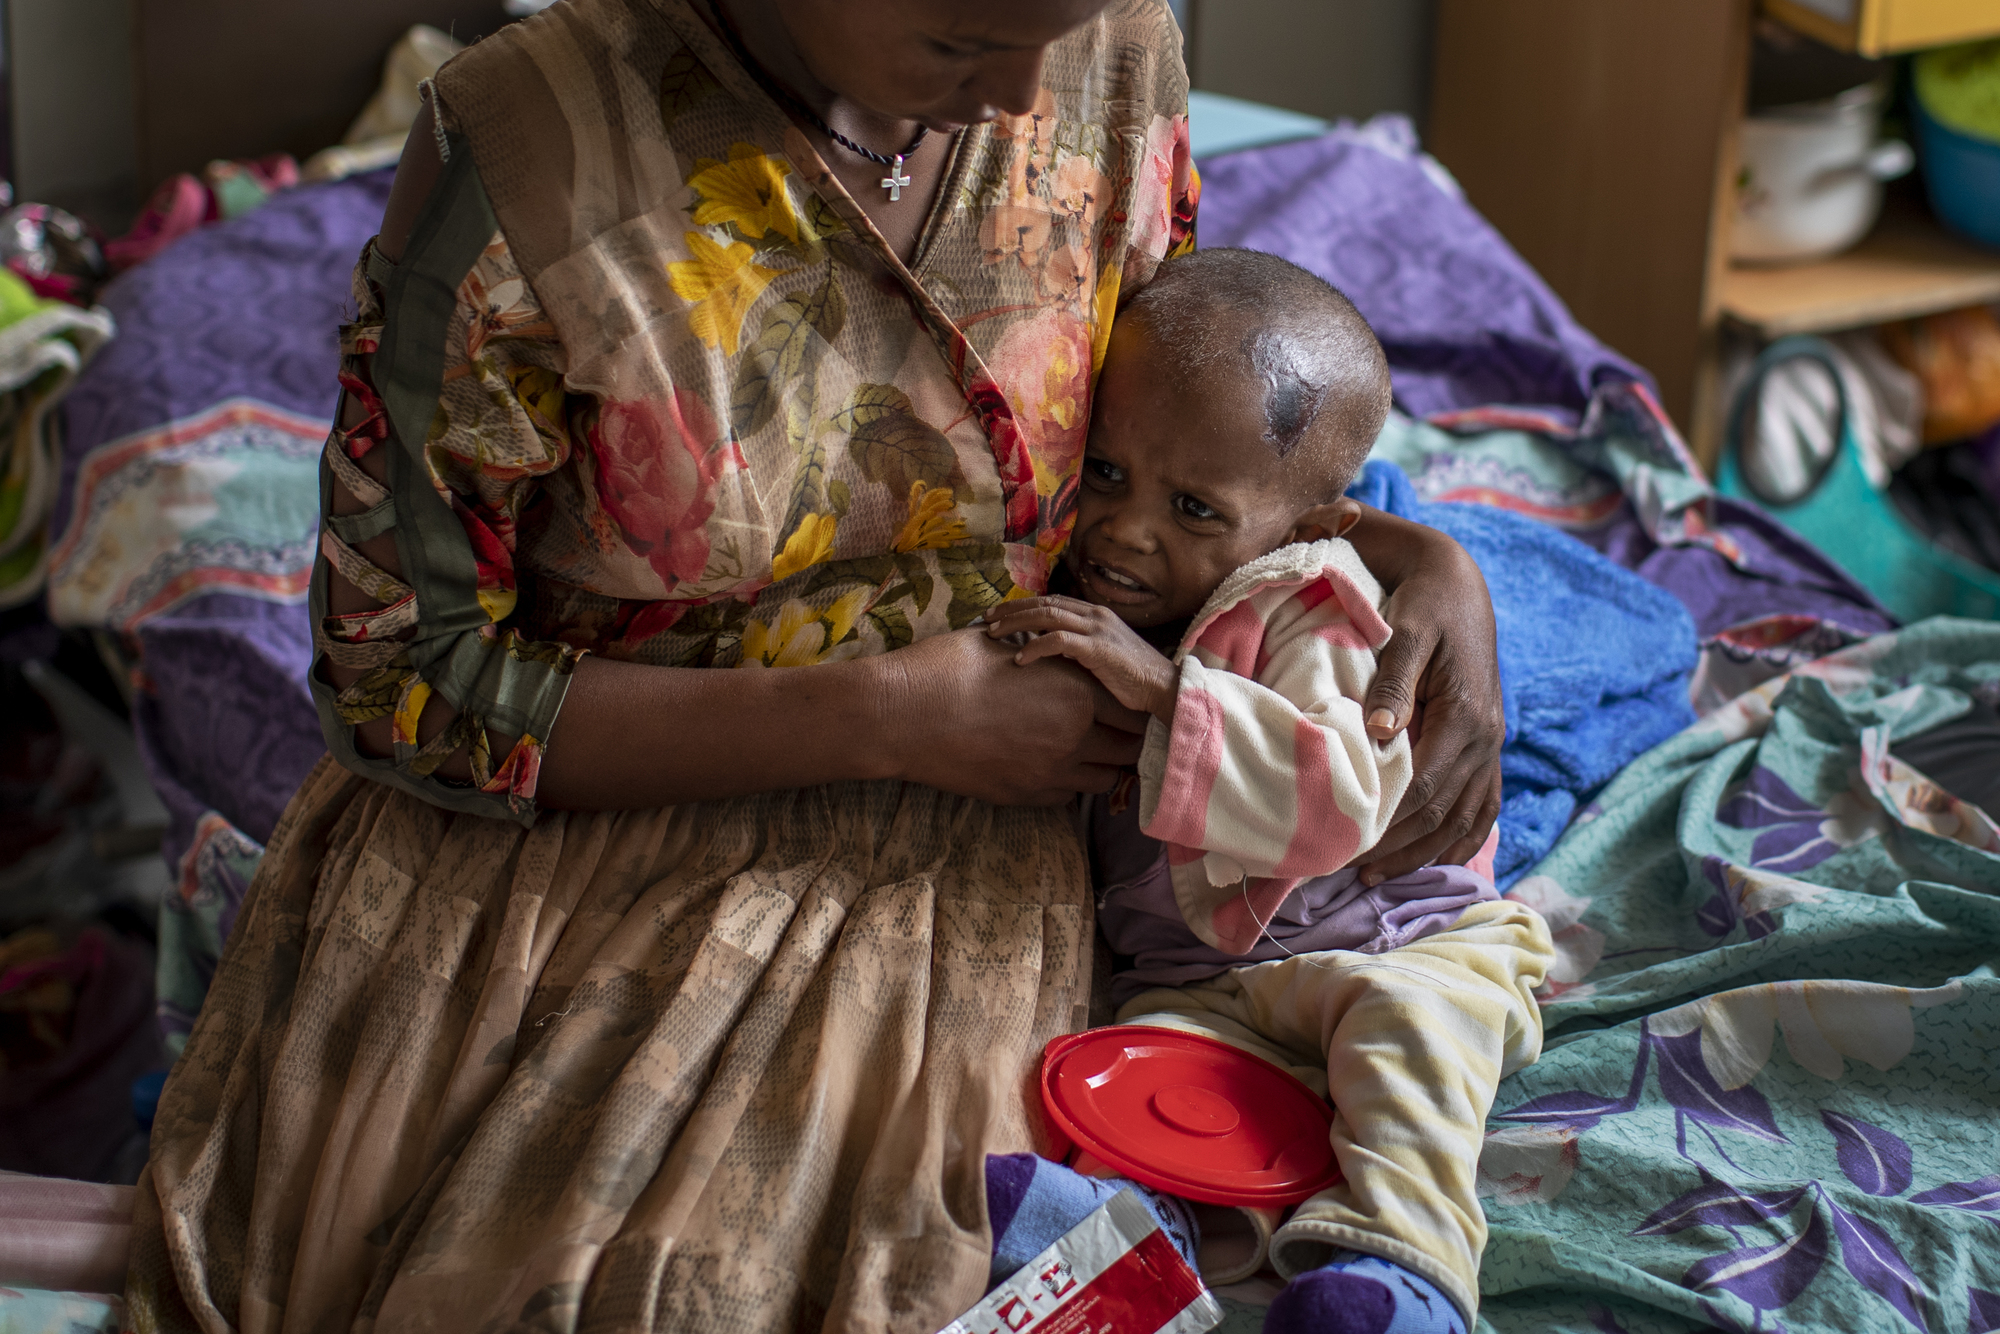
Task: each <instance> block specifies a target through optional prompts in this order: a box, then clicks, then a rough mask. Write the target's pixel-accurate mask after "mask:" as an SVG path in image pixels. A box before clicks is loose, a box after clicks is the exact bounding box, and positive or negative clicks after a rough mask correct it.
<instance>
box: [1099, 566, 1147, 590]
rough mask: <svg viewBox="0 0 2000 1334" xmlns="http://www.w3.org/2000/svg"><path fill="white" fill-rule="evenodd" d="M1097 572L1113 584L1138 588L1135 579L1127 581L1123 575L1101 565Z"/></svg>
mask: <svg viewBox="0 0 2000 1334" xmlns="http://www.w3.org/2000/svg"><path fill="white" fill-rule="evenodd" d="M1097 572H1098V573H1099V574H1101V575H1103V576H1104V577H1105V578H1106V579H1109V580H1110V581H1111V582H1112V583H1114V584H1123V585H1125V587H1127V588H1137V587H1138V586H1139V581H1138V580H1137V579H1128V578H1126V577H1125V576H1124V575H1122V574H1120V573H1118V571H1116V570H1112V569H1107V568H1106V567H1104V566H1102V565H1100V566H1098V567H1097Z"/></svg>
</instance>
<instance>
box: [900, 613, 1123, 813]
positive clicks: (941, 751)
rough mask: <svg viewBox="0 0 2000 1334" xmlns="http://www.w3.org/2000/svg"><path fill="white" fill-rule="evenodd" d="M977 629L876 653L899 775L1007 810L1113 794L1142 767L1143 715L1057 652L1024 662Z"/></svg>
mask: <svg viewBox="0 0 2000 1334" xmlns="http://www.w3.org/2000/svg"><path fill="white" fill-rule="evenodd" d="M1014 655H1015V649H1014V646H1013V645H1011V644H1006V643H1002V642H999V641H997V640H994V639H990V638H988V637H987V636H986V635H985V634H983V633H980V632H979V631H977V630H961V631H959V632H957V633H955V634H947V635H934V636H932V637H931V638H929V639H926V640H924V641H923V642H922V643H920V644H914V645H912V646H911V647H909V648H906V649H900V650H898V651H897V652H895V653H891V654H888V655H886V656H885V657H883V658H881V659H879V660H878V661H880V662H881V663H882V664H883V666H884V668H885V669H894V670H895V671H896V672H897V673H898V678H899V679H898V678H892V679H891V687H890V688H891V689H892V691H894V693H895V694H897V695H900V696H901V699H902V703H901V705H900V706H899V707H897V708H895V709H894V710H893V716H894V721H895V724H896V726H895V735H894V737H893V739H892V742H891V744H892V747H893V749H894V752H895V753H896V754H897V755H898V756H899V757H900V763H899V764H898V766H897V771H898V776H899V777H901V778H903V779H906V780H908V781H910V782H914V783H925V784H928V785H929V786H931V787H937V788H943V789H944V790H945V791H947V792H956V793H959V794H960V795H962V796H968V797H978V798H979V799H981V800H983V801H990V802H993V803H995V804H996V805H1001V806H1053V805H1058V804H1060V803H1062V802H1064V801H1067V800H1069V799H1070V798H1071V797H1072V796H1074V795H1076V794H1077V793H1079V792H1108V791H1110V790H1111V789H1112V787H1114V786H1115V785H1116V784H1117V782H1118V778H1119V774H1120V771H1121V769H1123V768H1125V767H1127V766H1130V765H1133V764H1137V763H1138V762H1139V752H1140V750H1141V749H1142V748H1143V746H1144V732H1145V726H1146V718H1145V715H1144V714H1143V713H1139V712H1136V711H1134V710H1131V709H1128V708H1125V707H1123V706H1121V705H1120V704H1119V703H1118V701H1117V700H1115V699H1113V698H1112V696H1111V694H1110V692H1109V691H1107V690H1106V689H1105V688H1104V687H1103V686H1102V685H1100V684H1098V682H1097V681H1095V680H1093V679H1092V677H1091V675H1090V674H1089V673H1088V672H1086V671H1084V670H1083V669H1082V668H1080V667H1077V666H1076V665H1075V664H1073V663H1070V662H1066V661H1063V660H1061V659H1059V658H1055V659H1050V660H1048V661H1043V662H1034V663H1030V664H1029V665H1028V666H1026V667H1019V666H1016V665H1015V662H1014Z"/></svg>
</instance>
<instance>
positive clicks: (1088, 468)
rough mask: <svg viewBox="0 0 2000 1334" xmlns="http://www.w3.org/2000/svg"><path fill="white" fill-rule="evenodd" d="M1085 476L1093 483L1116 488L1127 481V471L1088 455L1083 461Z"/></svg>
mask: <svg viewBox="0 0 2000 1334" xmlns="http://www.w3.org/2000/svg"><path fill="white" fill-rule="evenodd" d="M1083 475H1084V476H1085V477H1087V478H1089V479H1090V480H1091V481H1093V482H1099V483H1102V484H1103V485H1105V486H1116V485H1118V483H1120V482H1122V481H1124V480H1125V470H1124V469H1123V468H1121V467H1119V466H1118V465H1117V464H1115V463H1110V462H1107V461H1106V460H1104V459H1100V458H1097V457H1095V456H1092V455H1088V454H1087V455H1085V456H1084V460H1083Z"/></svg>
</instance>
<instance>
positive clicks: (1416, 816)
mask: <svg viewBox="0 0 2000 1334" xmlns="http://www.w3.org/2000/svg"><path fill="white" fill-rule="evenodd" d="M1499 814H1500V766H1499V764H1498V763H1497V762H1495V763H1494V764H1493V765H1492V766H1491V773H1490V775H1489V776H1488V777H1487V779H1486V780H1485V781H1484V782H1471V783H1467V784H1465V785H1464V786H1463V787H1461V788H1459V789H1458V790H1457V793H1456V796H1455V799H1454V800H1453V801H1452V802H1451V804H1450V805H1449V806H1447V807H1440V805H1439V804H1438V803H1437V802H1436V801H1435V800H1434V801H1433V802H1432V803H1431V804H1428V805H1426V806H1424V807H1422V808H1420V809H1418V810H1417V811H1415V812H1413V813H1411V814H1409V815H1406V816H1404V817H1403V818H1402V819H1400V820H1398V821H1397V822H1396V823H1395V824H1393V825H1391V826H1390V827H1389V832H1388V833H1386V834H1384V835H1383V836H1382V841H1381V842H1380V843H1377V844H1376V845H1375V848H1374V850H1373V851H1372V852H1371V853H1370V855H1369V860H1368V861H1367V862H1366V863H1364V864H1363V865H1362V868H1361V878H1362V880H1363V881H1364V882H1366V883H1367V884H1370V885H1379V884H1381V883H1382V882H1383V881H1384V880H1393V879H1394V878H1395V877H1397V876H1399V875H1408V874H1409V873H1410V872H1412V871H1415V870H1419V869H1421V868H1422V867H1425V866H1429V865H1431V864H1432V863H1434V862H1441V863H1444V864H1447V865H1454V866H1463V865H1464V864H1465V863H1466V862H1468V861H1471V860H1472V858H1473V857H1475V856H1477V855H1478V853H1479V849H1480V848H1481V847H1483V846H1484V845H1485V843H1486V836H1487V834H1489V833H1491V832H1492V829H1493V822H1494V820H1495V819H1497V818H1498V817H1499Z"/></svg>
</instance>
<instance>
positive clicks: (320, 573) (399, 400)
mask: <svg viewBox="0 0 2000 1334" xmlns="http://www.w3.org/2000/svg"><path fill="white" fill-rule="evenodd" d="M459 157H460V161H455V162H454V163H452V164H450V165H449V166H448V167H447V169H446V173H445V177H444V179H443V181H441V182H440V184H439V186H438V193H437V194H435V195H434V196H433V197H432V200H431V203H430V205H429V206H428V209H427V211H426V214H425V217H424V219H423V220H422V221H420V222H419V224H418V226H417V229H416V231H415V233H414V234H413V235H412V237H411V241H410V245H409V249H408V252H407V253H406V254H405V255H404V257H403V259H402V261H401V262H400V263H399V264H390V263H389V262H388V261H386V260H385V259H383V258H382V257H381V256H380V255H379V254H378V253H377V252H376V250H375V248H374V247H373V246H372V245H371V246H370V247H369V249H368V251H367V253H366V254H365V255H364V256H363V258H362V262H361V264H360V266H359V267H358V268H357V270H356V273H355V284H354V286H355V292H354V297H355V304H356V307H357V310H358V312H359V313H358V315H357V318H356V320H355V322H354V323H352V324H350V325H348V326H346V327H345V328H344V329H343V330H342V339H341V342H342V349H341V351H342V372H341V377H340V378H341V387H342V390H343V393H344V399H343V403H342V408H343V415H342V416H341V417H340V418H339V419H338V420H339V421H342V422H344V421H346V420H347V419H348V418H349V417H350V416H352V415H354V414H351V413H348V412H347V411H346V407H347V401H348V400H353V401H355V402H357V403H358V404H359V405H360V409H361V411H360V415H361V416H362V418H363V420H362V421H361V422H360V424H359V425H356V426H353V427H350V428H346V429H343V428H342V426H341V425H339V424H336V426H335V428H334V431H333V434H332V435H331V437H330V438H329V439H328V441H327V447H326V450H325V453H324V455H323V460H324V461H323V464H322V467H321V470H320V471H321V513H322V514H323V515H325V516H326V517H325V518H324V520H323V522H322V526H321V530H320V560H319V561H318V563H317V565H316V567H315V570H314V575H313V588H312V600H313V617H314V669H313V673H312V691H313V696H314V699H315V701H316V702H317V704H318V706H319V712H320V722H321V726H322V728H323V730H324V731H325V734H326V740H327V745H328V747H329V748H330V749H331V750H332V752H333V754H334V757H335V758H336V759H337V760H339V761H340V763H342V764H343V765H345V766H347V767H348V768H350V769H353V770H355V771H356V772H359V773H363V774H366V775H368V776H370V777H373V778H375V779H377V780H379V781H381V782H384V783H388V784H390V785H392V786H395V787H399V788H402V789H404V790H405V791H408V792H412V793H414V794H416V795H417V796H419V797H422V798H423V799H424V800H426V801H429V802H431V803H433V804H435V805H439V806H443V807H446V808H449V809H452V810H457V811H464V812H470V813H473V814H479V815H488V816H495V817H499V818H513V819H517V820H520V821H522V822H523V823H530V822H532V821H533V819H534V814H535V805H534V798H535V788H536V782H537V778H538V776H539V772H540V766H541V755H542V749H543V746H544V744H545V742H546V741H547V739H548V736H549V732H550V729H551V728H552V727H553V726H554V724H555V720H556V715H557V713H558V712H559V711H560V709H561V707H562V701H563V696H564V694H565V692H566V691H567V688H568V685H569V680H570V674H571V671H572V669H573V668H574V666H575V664H576V660H577V659H578V658H579V657H580V656H581V653H580V651H579V650H577V649H574V648H572V647H569V646H567V645H564V644H560V643H551V642H532V641H529V640H526V639H524V638H523V637H522V636H521V635H520V634H519V633H517V632H516V630H515V629H514V628H512V625H511V621H512V620H513V618H514V612H515V603H516V597H517V590H518V586H519V585H518V578H517V571H516V542H517V533H518V524H519V521H520V519H521V516H522V514H523V512H524V510H525V509H526V508H527V506H528V504H529V502H530V500H531V499H532V497H533V496H534V494H535V492H536V491H537V489H538V488H539V487H540V485H541V483H542V480H543V479H544V478H546V477H547V476H548V475H549V474H550V473H551V472H553V471H555V470H556V469H558V468H560V467H562V466H563V464H564V463H565V462H566V461H567V460H568V458H569V455H570V451H571V436H570V422H569V416H570V414H569V412H568V410H567V402H566V399H565V396H564V394H563V390H562V371H563V353H562V348H561V346H560V344H558V343H557V342H556V340H555V336H554V332H553V330H552V329H550V328H549V326H548V325H547V323H546V322H545V321H544V320H543V318H542V316H541V312H540V310H539V307H538V306H537V304H536V302H535V298H534V295H533V293H532V292H531V291H530V290H529V289H528V287H527V284H526V283H525V282H523V281H522V280H521V278H520V275H519V272H518V270H517V269H515V267H514V265H513V261H512V258H511V256H510V255H509V253H508V250H507V246H506V244H505V241H504V239H501V238H499V236H498V234H497V229H496V227H495V224H494V221H493V215H492V212H491V209H490V208H489V207H488V206H487V205H486V201H485V197H484V194H483V192H481V191H480V190H479V188H478V184H477V178H476V177H475V176H472V174H471V172H470V170H469V168H470V166H471V163H470V155H469V154H461V155H459ZM454 168H456V170H454ZM378 450H379V451H382V453H383V458H382V462H383V463H384V464H385V465H386V469H383V468H376V469H369V470H365V469H364V468H363V467H362V466H361V465H362V461H363V460H365V459H367V457H368V456H369V455H370V454H371V453H373V452H375V451H378ZM371 471H374V472H384V471H385V472H386V476H385V477H384V479H383V480H381V481H377V480H376V479H375V477H374V476H371V475H370V473H371ZM336 481H337V482H338V483H339V484H340V485H342V486H344V487H345V488H346V489H347V491H348V492H350V493H351V494H352V495H353V496H354V497H355V499H357V500H358V501H359V502H360V503H361V504H362V505H363V506H364V507H365V508H364V509H363V510H362V511H361V512H360V513H357V514H346V515H338V514H335V513H334V508H335V507H334V505H333V503H332V501H333V498H334V495H333V487H334V483H335V482H336ZM389 533H393V535H394V540H395V549H396V553H397V557H398V564H399V565H400V566H401V569H400V572H399V573H398V574H391V573H389V572H388V571H386V570H383V569H382V568H381V567H380V566H378V565H377V564H375V563H374V562H372V561H370V560H369V559H368V558H367V557H366V556H364V555H362V554H361V551H360V550H359V549H358V548H360V547H361V546H363V545H364V544H365V543H367V542H368V541H369V540H370V539H372V538H376V537H379V536H381V535H383V534H389ZM333 570H337V571H339V573H340V574H341V576H342V577H343V578H345V579H346V580H347V582H349V583H350V584H352V585H354V587H356V588H357V589H359V590H360V591H361V592H363V593H364V594H366V595H367V596H368V597H370V598H372V599H373V600H374V601H375V602H377V603H379V604H381V605H380V606H379V607H377V608H374V609H370V610H366V611H362V612H357V613H352V614H347V615H334V614H331V612H330V604H329V597H328V578H329V574H330V572H331V571H333ZM329 665H331V666H337V667H341V668H345V669H347V670H348V671H349V672H352V671H360V672H361V673H362V675H361V677H360V679H358V680H356V681H355V682H354V683H353V684H352V685H349V686H348V687H346V688H345V689H339V688H336V687H335V686H334V685H333V684H331V682H330V681H329V680H328V678H327V674H326V672H325V670H324V669H325V668H326V667H327V666H329ZM439 700H441V701H442V702H443V704H444V705H446V706H448V707H449V709H450V711H451V718H450V722H449V724H448V725H447V726H446V727H445V729H444V730H443V731H442V732H441V733H439V734H438V735H437V736H435V737H433V738H431V739H430V740H429V741H427V742H422V743H420V742H419V740H418V721H419V719H420V718H422V716H423V713H424V709H425V707H426V706H427V705H431V704H432V703H433V702H434V701H439ZM380 718H389V719H392V720H393V726H392V731H393V735H394V754H393V755H392V756H388V757H376V756H372V755H368V754H366V753H364V752H363V751H362V750H361V749H360V748H359V746H358V745H357V744H356V741H355V728H356V727H358V726H359V725H361V724H363V723H368V722H373V721H375V720H377V719H380ZM489 733H493V734H498V735H500V736H505V737H513V738H516V740H515V741H514V744H513V746H512V749H511V750H510V751H509V752H508V753H507V754H505V755H504V756H500V757H498V758H497V761H496V757H495V755H494V754H493V753H492V749H491V747H490V745H489ZM460 750H464V751H466V752H467V754H468V757H469V760H470V766H471V771H472V779H473V781H472V782H471V783H470V784H466V783H458V782H453V781H450V780H448V779H446V778H445V777H443V776H442V775H441V774H440V773H439V772H438V769H439V766H440V765H442V764H443V763H444V762H445V760H447V759H448V758H450V757H451V756H452V755H453V754H455V753H457V752H459V751H460Z"/></svg>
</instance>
